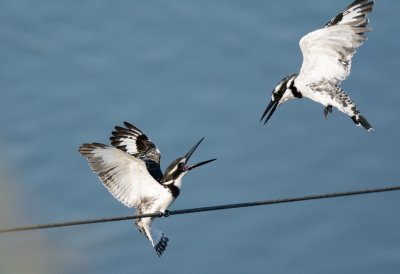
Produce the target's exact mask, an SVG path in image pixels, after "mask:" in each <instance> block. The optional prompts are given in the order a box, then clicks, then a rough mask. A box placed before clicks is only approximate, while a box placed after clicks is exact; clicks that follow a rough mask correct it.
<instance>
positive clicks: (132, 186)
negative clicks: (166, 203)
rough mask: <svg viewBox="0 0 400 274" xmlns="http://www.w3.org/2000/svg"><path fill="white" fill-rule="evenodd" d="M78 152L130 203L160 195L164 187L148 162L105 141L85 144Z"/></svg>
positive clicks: (117, 196)
mask: <svg viewBox="0 0 400 274" xmlns="http://www.w3.org/2000/svg"><path fill="white" fill-rule="evenodd" d="M79 152H80V153H81V154H82V155H83V156H84V157H86V158H87V160H88V162H89V165H90V167H91V169H92V170H93V171H94V172H95V173H96V174H97V175H98V176H99V178H100V180H101V181H102V183H103V184H104V186H105V187H106V188H107V189H108V190H109V191H110V193H111V194H112V195H113V196H114V197H115V198H116V199H118V201H120V202H121V203H123V204H124V205H126V206H127V207H138V206H139V205H140V203H141V202H142V201H143V200H147V201H148V200H149V199H157V198H158V194H159V195H161V193H163V191H165V189H164V188H163V187H162V186H161V185H160V184H159V183H158V182H157V181H156V180H154V179H153V177H152V176H151V175H150V174H149V173H148V171H147V168H146V165H145V163H144V162H143V161H142V160H140V159H137V158H135V157H133V156H132V155H130V154H128V153H126V152H124V151H121V150H119V149H117V148H114V147H109V146H106V145H103V144H97V143H94V144H83V145H82V146H81V147H80V148H79Z"/></svg>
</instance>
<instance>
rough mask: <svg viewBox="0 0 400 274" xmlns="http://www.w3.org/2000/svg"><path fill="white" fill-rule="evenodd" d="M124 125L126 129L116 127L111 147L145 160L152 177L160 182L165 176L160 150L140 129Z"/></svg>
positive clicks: (126, 123)
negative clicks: (162, 169)
mask: <svg viewBox="0 0 400 274" xmlns="http://www.w3.org/2000/svg"><path fill="white" fill-rule="evenodd" d="M124 125H125V127H119V126H116V127H115V131H113V132H112V136H111V137H110V140H111V145H113V146H114V147H116V148H118V149H120V150H122V151H125V152H127V153H129V154H131V155H132V156H134V157H136V158H138V159H141V160H143V161H144V162H145V163H146V167H147V169H148V171H149V173H150V174H151V176H153V178H154V179H155V180H156V181H160V180H161V178H162V176H163V174H162V172H161V169H160V158H161V155H160V150H159V149H158V148H157V147H156V145H155V144H154V143H153V142H151V141H150V139H149V138H148V137H147V136H146V135H145V134H144V133H143V132H141V131H140V129H138V128H137V127H135V126H134V125H132V124H130V123H128V122H124Z"/></svg>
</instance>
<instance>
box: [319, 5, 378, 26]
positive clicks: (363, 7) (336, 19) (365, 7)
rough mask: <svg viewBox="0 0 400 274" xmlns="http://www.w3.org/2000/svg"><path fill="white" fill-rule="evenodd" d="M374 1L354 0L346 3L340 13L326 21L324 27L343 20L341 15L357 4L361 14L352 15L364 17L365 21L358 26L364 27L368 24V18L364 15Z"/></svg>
mask: <svg viewBox="0 0 400 274" xmlns="http://www.w3.org/2000/svg"><path fill="white" fill-rule="evenodd" d="M374 3H375V2H374V1H370V0H355V1H354V2H353V3H351V4H350V5H348V6H347V7H346V8H345V9H344V10H343V11H342V12H341V13H339V14H338V15H336V16H335V17H334V18H332V19H331V20H330V21H329V22H328V23H326V24H325V28H328V27H332V26H336V25H338V24H339V23H340V22H341V21H342V20H343V17H344V16H345V15H347V14H348V10H349V9H352V8H354V7H355V6H358V7H357V8H356V9H359V12H360V13H361V14H360V15H359V16H356V17H354V19H355V18H364V19H365V21H366V22H365V23H364V24H361V25H358V26H359V27H366V26H367V24H368V19H367V18H366V17H367V14H368V13H370V12H371V11H372V9H373V5H374Z"/></svg>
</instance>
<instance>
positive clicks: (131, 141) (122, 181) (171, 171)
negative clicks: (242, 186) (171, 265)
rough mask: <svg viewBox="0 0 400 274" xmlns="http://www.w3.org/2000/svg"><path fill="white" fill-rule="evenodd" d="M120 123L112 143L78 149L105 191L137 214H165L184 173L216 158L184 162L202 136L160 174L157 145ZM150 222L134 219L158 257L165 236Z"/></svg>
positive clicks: (175, 195)
mask: <svg viewBox="0 0 400 274" xmlns="http://www.w3.org/2000/svg"><path fill="white" fill-rule="evenodd" d="M124 125H125V127H118V126H117V127H115V131H113V132H112V137H110V140H111V145H112V146H107V145H104V144H100V143H91V144H83V145H81V146H80V147H79V152H80V153H81V154H82V156H84V157H86V158H87V160H88V162H89V165H90V167H91V169H92V170H93V171H94V173H96V174H97V176H98V177H99V178H100V180H101V181H102V183H103V184H104V186H105V187H106V188H107V189H108V190H109V192H110V193H111V194H112V195H113V196H114V197H115V198H116V199H117V200H118V201H120V202H121V203H123V204H124V205H125V206H127V207H134V208H136V209H137V211H136V212H137V214H145V213H155V212H161V213H165V211H166V209H167V208H168V207H169V206H170V205H171V204H172V203H173V201H174V200H175V199H176V197H178V195H179V193H180V189H181V186H182V179H183V177H184V176H185V175H186V174H187V172H188V171H189V170H192V169H193V168H196V167H198V166H201V165H204V164H207V163H209V162H212V161H214V160H216V159H212V160H208V161H203V162H200V163H197V164H194V165H186V164H187V162H188V160H189V158H190V156H192V154H193V152H194V151H195V150H196V149H197V147H198V146H199V145H200V143H201V142H202V141H203V139H204V138H202V139H201V140H200V141H198V142H197V143H196V144H195V145H194V146H193V148H192V149H191V150H190V151H189V152H188V153H186V154H185V155H184V156H182V157H179V158H177V159H176V160H174V161H173V162H172V163H171V164H170V165H169V166H168V167H167V169H166V171H165V173H164V174H163V173H162V172H161V169H160V158H161V156H160V151H159V150H158V148H157V147H156V146H155V145H154V144H153V143H152V142H151V141H150V140H149V139H148V138H147V136H146V135H145V134H143V133H142V132H141V131H140V130H139V129H138V128H137V127H135V126H134V125H132V124H130V123H128V122H124ZM152 221H153V218H142V219H136V220H135V224H136V226H137V227H138V228H139V231H140V232H141V233H143V234H144V235H145V236H146V237H147V238H148V239H149V240H150V242H151V244H152V246H153V247H154V249H155V251H156V252H157V255H158V256H161V255H162V254H163V252H164V251H165V248H166V247H167V244H168V238H167V237H166V236H165V235H164V233H162V232H161V231H160V230H158V229H157V228H155V227H152V226H151V223H152Z"/></svg>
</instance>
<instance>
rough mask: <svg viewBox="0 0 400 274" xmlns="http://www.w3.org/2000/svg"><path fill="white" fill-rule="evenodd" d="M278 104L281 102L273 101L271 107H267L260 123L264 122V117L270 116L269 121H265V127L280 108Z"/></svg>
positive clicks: (270, 103)
mask: <svg viewBox="0 0 400 274" xmlns="http://www.w3.org/2000/svg"><path fill="white" fill-rule="evenodd" d="M278 103H279V100H275V101H273V100H271V102H269V105H268V106H267V108H266V109H265V111H264V113H263V115H262V116H261V119H260V122H262V120H264V117H265V116H266V115H267V114H268V112H269V111H270V112H269V114H268V116H267V119H265V121H264V125H265V124H266V123H267V122H268V120H269V118H271V116H272V114H273V113H274V112H275V110H276V108H277V107H278Z"/></svg>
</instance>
